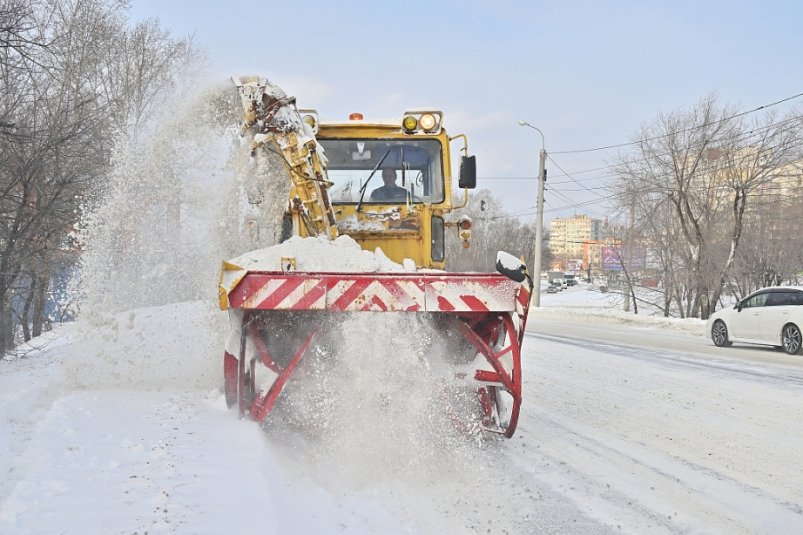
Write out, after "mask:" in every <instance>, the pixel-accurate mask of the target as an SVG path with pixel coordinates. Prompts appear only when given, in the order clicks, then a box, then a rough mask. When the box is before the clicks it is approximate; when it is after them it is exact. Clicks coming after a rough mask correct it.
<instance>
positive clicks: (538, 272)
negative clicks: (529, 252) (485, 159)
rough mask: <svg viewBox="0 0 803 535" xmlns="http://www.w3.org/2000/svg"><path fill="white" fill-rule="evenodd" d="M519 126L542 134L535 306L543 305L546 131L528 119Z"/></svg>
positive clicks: (534, 274)
mask: <svg viewBox="0 0 803 535" xmlns="http://www.w3.org/2000/svg"><path fill="white" fill-rule="evenodd" d="M519 126H529V127H530V128H532V129H533V130H535V131H536V132H538V133H539V134H540V135H541V152H540V153H539V157H538V201H537V202H536V205H535V212H536V214H535V260H534V262H533V279H535V281H536V282H535V293H534V294H533V297H534V300H533V306H535V307H540V306H541V235H542V234H543V233H544V230H543V227H544V182H546V170H545V166H546V142H545V141H544V133H543V132H541V130H539V129H538V128H536V127H534V126H533V125H531V124H530V123H528V122H527V121H519Z"/></svg>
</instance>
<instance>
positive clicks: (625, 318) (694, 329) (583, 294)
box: [530, 285, 705, 335]
mask: <svg viewBox="0 0 803 535" xmlns="http://www.w3.org/2000/svg"><path fill="white" fill-rule="evenodd" d="M638 310H639V313H638V314H635V313H634V312H633V307H632V305H631V309H630V311H629V312H625V311H624V310H623V306H622V295H621V294H618V293H613V292H605V293H603V292H600V291H599V290H598V289H596V288H595V287H593V286H590V285H588V286H578V287H574V288H570V289H567V290H564V291H562V292H560V293H557V294H548V293H546V292H545V291H543V290H542V292H541V307H540V308H535V307H533V308H531V310H530V318H533V319H537V318H552V319H568V320H573V321H586V322H594V323H614V324H636V325H644V326H650V327H660V328H664V329H672V330H676V331H683V332H688V333H690V334H699V335H703V334H704V329H705V321H704V320H701V319H699V318H666V317H663V314H662V312H661V311H660V310H658V309H657V308H656V307H654V306H650V305H649V304H645V303H639V306H638Z"/></svg>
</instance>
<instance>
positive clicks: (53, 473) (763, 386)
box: [0, 307, 803, 534]
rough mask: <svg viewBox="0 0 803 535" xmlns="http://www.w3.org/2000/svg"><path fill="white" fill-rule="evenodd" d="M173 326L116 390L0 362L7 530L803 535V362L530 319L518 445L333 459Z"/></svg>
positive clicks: (64, 362) (62, 353)
mask: <svg viewBox="0 0 803 535" xmlns="http://www.w3.org/2000/svg"><path fill="white" fill-rule="evenodd" d="M181 312H182V313H180V314H176V311H175V310H173V309H170V308H169V307H167V308H164V309H151V310H149V311H148V312H147V313H138V314H137V315H136V317H133V315H132V317H128V318H124V319H122V320H121V321H120V324H119V325H114V326H113V328H109V327H108V326H107V327H106V329H109V332H114V335H113V336H111V335H110V336H109V339H108V340H104V341H103V342H102V344H101V345H103V346H104V351H106V352H108V353H109V355H106V357H105V358H109V359H112V360H113V359H114V358H119V357H120V355H122V354H126V355H129V356H130V357H131V360H130V362H129V366H131V367H130V368H126V367H123V368H119V367H114V366H113V365H112V364H111V362H112V360H110V361H109V367H111V368H114V373H109V370H105V371H102V370H103V368H104V366H98V365H91V366H90V365H88V364H87V362H88V361H87V360H86V358H87V357H86V354H87V351H88V349H87V346H86V345H85V344H86V342H85V341H84V342H81V341H79V340H78V339H77V337H76V338H74V337H72V336H71V335H70V333H69V329H67V330H66V331H65V333H63V334H62V336H61V337H60V338H58V339H57V340H56V341H55V342H53V343H51V344H50V345H49V346H48V347H47V348H46V349H45V350H42V351H38V352H34V353H31V354H30V355H29V356H28V357H27V358H25V359H20V360H16V361H4V362H2V363H0V421H2V422H3V426H2V431H0V450H2V451H3V452H4V455H3V456H2V457H0V474H2V477H0V533H14V534H28V533H30V534H40V533H66V534H79V533H80V534H86V533H102V534H117V533H120V534H133V533H137V534H144V533H149V534H154V533H177V534H184V533H191V534H195V533H209V534H219V533H277V534H278V533H282V534H283V533H358V534H363V533H365V534H367V533H433V534H435V533H437V534H441V533H450V534H451V533H456V534H462V533H466V534H474V533H492V534H497V533H509V534H518V533H522V534H524V533H591V534H603V533H651V534H652V533H728V534H734V533H768V534H769V533H773V534H777V533H790V534H791V533H801V532H803V509H801V503H803V456H801V455H800V454H799V450H800V446H801V444H803V426H801V422H803V358H801V357H797V358H795V357H788V356H785V355H784V354H782V353H777V352H775V351H772V350H764V349H755V348H746V347H741V348H740V347H735V348H730V349H716V348H713V347H712V346H711V345H710V341H707V340H706V339H705V338H702V337H700V336H693V335H689V334H685V333H682V332H674V331H671V330H664V329H659V328H655V327H643V326H638V325H628V326H625V325H616V324H597V323H594V322H593V321H585V322H576V321H575V322H571V321H567V320H565V319H560V320H558V319H556V320H549V319H547V318H543V317H539V318H538V320H537V321H533V325H532V327H533V329H532V332H531V333H530V334H528V336H527V338H526V340H525V348H526V350H525V358H524V361H525V367H524V381H525V382H524V387H525V391H524V397H525V401H524V406H523V409H522V418H521V420H520V422H519V428H518V432H517V434H516V436H515V437H514V438H513V439H512V440H510V441H499V442H494V443H491V444H488V445H485V446H484V447H482V448H479V447H477V446H476V445H470V444H466V445H462V446H458V447H455V448H444V447H442V445H440V444H437V441H434V443H433V445H432V446H433V447H432V448H431V449H430V450H429V451H426V450H422V449H421V447H420V445H417V446H416V447H415V448H413V447H407V445H405V444H400V445H399V447H398V448H390V447H388V445H387V443H386V442H383V441H381V440H380V437H378V436H374V437H371V436H361V437H356V438H355V439H354V440H353V442H352V444H353V445H354V448H353V449H351V450H348V452H347V454H343V455H341V456H340V457H332V456H330V455H328V453H330V452H328V451H327V450H325V449H322V448H320V447H319V445H316V443H315V441H314V439H312V438H310V437H303V436H293V435H292V434H283V435H280V436H271V435H268V434H265V433H263V432H262V431H260V430H259V429H258V428H257V426H256V425H255V424H253V423H251V422H247V421H240V420H237V418H236V415H235V414H234V413H233V412H230V411H227V410H226V409H225V406H224V403H223V401H222V396H221V394H220V392H219V390H217V389H216V387H215V386H214V384H213V385H212V386H211V387H210V384H211V383H209V381H212V383H217V382H219V380H218V379H217V378H215V379H214V380H211V379H208V378H207V376H206V374H208V373H211V374H213V375H214V374H215V373H217V370H218V368H219V366H218V362H217V360H216V359H218V358H219V355H217V352H216V351H215V350H214V348H213V346H214V343H215V340H214V337H211V336H208V337H206V338H204V336H203V333H201V332H194V331H193V329H194V328H196V329H197V327H194V325H195V324H196V323H201V324H202V323H203V322H198V321H194V318H195V316H197V315H198V314H201V313H202V312H201V311H200V309H199V308H198V307H192V308H190V309H186V308H185V309H182V310H181ZM194 315H195V316H194ZM165 331H169V332H174V333H182V335H181V336H176V337H175V339H159V338H158V337H155V336H149V335H151V334H152V333H154V332H165ZM115 347H116V348H121V349H120V353H119V354H115V350H114V349H111V348H115ZM165 355H167V356H169V359H167V360H168V361H165V360H164V359H163V357H164V356H165ZM99 357H100V358H104V357H103V356H99ZM93 358H95V357H93ZM207 359H211V360H212V361H213V364H212V365H211V366H209V367H208V369H207V366H206V365H203V366H199V367H198V369H197V372H196V373H197V374H198V377H193V371H192V368H188V367H187V366H182V365H181V363H182V362H183V363H185V364H186V363H191V362H199V361H200V362H207ZM75 362H79V363H80V365H79V366H76V365H75ZM177 363H178V365H177ZM138 366H139V367H140V368H142V367H144V368H145V369H147V370H150V373H153V376H154V377H160V378H161V379H160V381H157V382H155V383H154V382H153V381H150V380H146V379H147V378H144V377H142V375H143V374H145V373H146V372H145V371H138V372H135V371H134V370H137V369H138ZM76 374H77V375H76ZM93 374H94V375H98V376H101V375H102V376H103V380H95V381H92V380H90V377H89V376H91V375H93ZM360 417H361V414H359V413H356V414H354V418H355V422H356V420H357V419H359V418H360ZM360 429H364V427H360ZM377 444H381V445H382V447H383V448H384V449H382V450H380V451H377V448H378V446H377Z"/></svg>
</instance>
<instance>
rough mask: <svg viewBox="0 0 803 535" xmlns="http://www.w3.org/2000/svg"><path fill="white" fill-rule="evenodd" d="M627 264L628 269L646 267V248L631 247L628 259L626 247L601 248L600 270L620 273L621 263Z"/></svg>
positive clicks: (607, 246) (606, 246)
mask: <svg viewBox="0 0 803 535" xmlns="http://www.w3.org/2000/svg"><path fill="white" fill-rule="evenodd" d="M623 262H629V265H630V269H633V270H636V269H644V268H646V267H647V248H646V247H644V246H641V245H633V247H632V248H631V249H630V256H629V258H628V248H627V246H626V245H605V246H603V247H602V269H604V270H606V271H622V263H623Z"/></svg>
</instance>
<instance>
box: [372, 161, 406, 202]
mask: <svg viewBox="0 0 803 535" xmlns="http://www.w3.org/2000/svg"><path fill="white" fill-rule="evenodd" d="M382 182H384V183H385V185H384V186H380V187H378V188H376V189H375V190H374V191H372V192H371V200H372V201H404V200H405V199H407V190H406V189H404V188H403V187H401V186H397V185H396V171H395V170H394V169H390V168H388V167H386V168H384V169H382Z"/></svg>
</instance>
